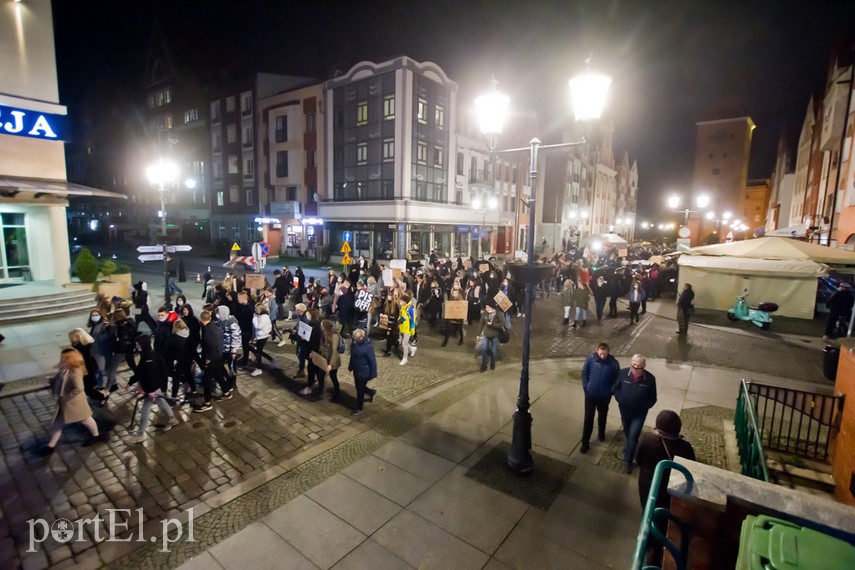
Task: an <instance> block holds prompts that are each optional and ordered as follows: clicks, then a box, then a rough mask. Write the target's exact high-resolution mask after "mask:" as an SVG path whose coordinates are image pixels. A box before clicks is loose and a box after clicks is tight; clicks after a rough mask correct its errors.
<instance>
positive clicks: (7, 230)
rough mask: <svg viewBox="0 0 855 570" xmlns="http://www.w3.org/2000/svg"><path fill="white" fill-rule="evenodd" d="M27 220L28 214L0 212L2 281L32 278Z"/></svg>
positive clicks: (0, 270)
mask: <svg viewBox="0 0 855 570" xmlns="http://www.w3.org/2000/svg"><path fill="white" fill-rule="evenodd" d="M25 222H26V214H19V213H4V214H0V232H2V235H3V247H2V248H0V282H6V281H29V280H30V279H32V277H31V274H30V255H29V252H28V251H27V228H26V224H25Z"/></svg>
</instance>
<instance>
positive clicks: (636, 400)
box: [612, 354, 656, 473]
mask: <svg viewBox="0 0 855 570" xmlns="http://www.w3.org/2000/svg"><path fill="white" fill-rule="evenodd" d="M646 365H647V359H646V358H645V357H644V355H643V354H635V355H633V357H632V361H631V363H630V367H629V368H624V369H623V370H621V371H620V372H619V373H618V377H617V381H616V382H615V385H614V387H613V388H612V391H613V392H614V395H615V400H616V401H617V403H618V409H620V421H621V424H622V425H623V435H624V437H625V438H626V447H624V454H623V459H624V462H625V464H626V472H627V473H632V464H633V460H634V458H635V447H636V445H638V437H639V436H640V435H641V428H642V427H643V426H644V420H645V419H646V418H647V411H648V410H649V409H650V408H652V407H653V405H654V404H656V377H655V376H654V375H653V374H651V373H650V372H648V371H647V370H645V369H644V367H645V366H646Z"/></svg>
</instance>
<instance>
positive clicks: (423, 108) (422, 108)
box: [417, 99, 428, 125]
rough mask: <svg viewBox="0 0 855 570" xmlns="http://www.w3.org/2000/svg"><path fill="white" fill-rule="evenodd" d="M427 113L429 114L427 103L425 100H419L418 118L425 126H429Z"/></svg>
mask: <svg viewBox="0 0 855 570" xmlns="http://www.w3.org/2000/svg"><path fill="white" fill-rule="evenodd" d="M427 113H428V106H427V101H425V100H424V99H419V104H418V115H417V118H418V121H419V122H420V123H422V124H423V125H426V124H427Z"/></svg>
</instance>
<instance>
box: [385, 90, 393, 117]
mask: <svg viewBox="0 0 855 570" xmlns="http://www.w3.org/2000/svg"><path fill="white" fill-rule="evenodd" d="M383 118H384V119H385V120H387V121H388V120H389V119H394V118H395V96H394V95H387V96H386V97H385V98H384V99H383Z"/></svg>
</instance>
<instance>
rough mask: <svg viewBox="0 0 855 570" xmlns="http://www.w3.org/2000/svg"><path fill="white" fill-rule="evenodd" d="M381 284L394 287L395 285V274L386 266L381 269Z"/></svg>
mask: <svg viewBox="0 0 855 570" xmlns="http://www.w3.org/2000/svg"><path fill="white" fill-rule="evenodd" d="M383 286H385V287H394V286H395V276H394V275H393V274H392V270H391V269H389V268H388V267H387V268H386V269H384V270H383Z"/></svg>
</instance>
